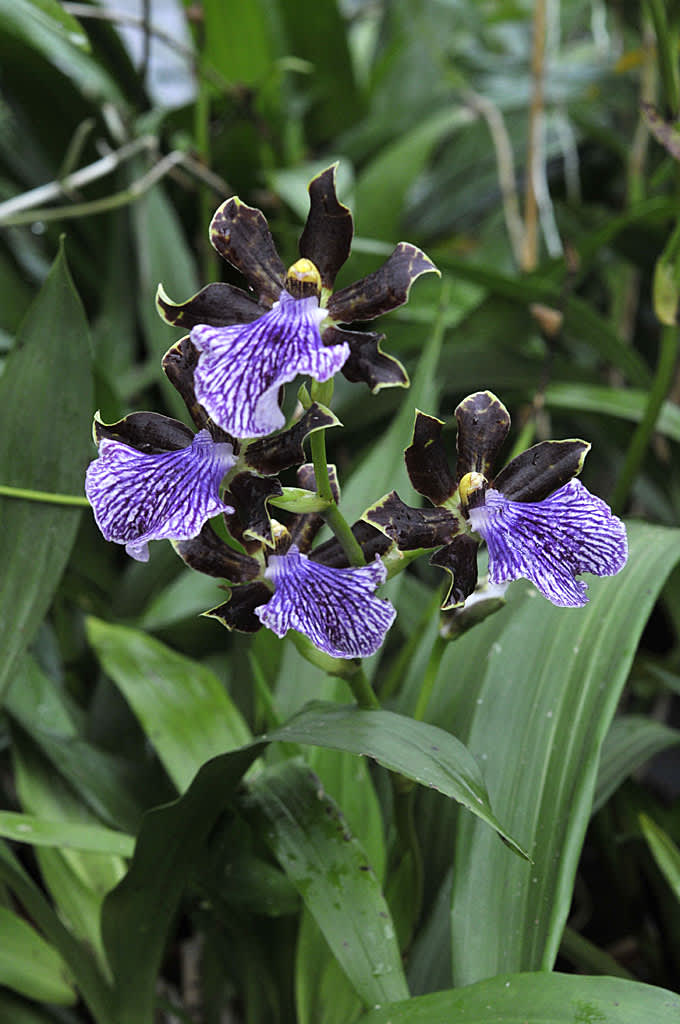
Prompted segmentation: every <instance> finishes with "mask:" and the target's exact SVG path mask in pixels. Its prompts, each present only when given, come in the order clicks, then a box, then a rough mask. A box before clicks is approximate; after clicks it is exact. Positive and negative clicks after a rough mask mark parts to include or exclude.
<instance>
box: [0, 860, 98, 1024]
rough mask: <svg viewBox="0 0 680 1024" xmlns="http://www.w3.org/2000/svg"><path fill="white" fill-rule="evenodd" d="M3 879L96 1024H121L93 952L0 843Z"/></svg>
mask: <svg viewBox="0 0 680 1024" xmlns="http://www.w3.org/2000/svg"><path fill="white" fill-rule="evenodd" d="M0 880H2V881H3V882H4V883H5V884H6V885H7V886H8V887H9V888H10V889H11V890H12V892H13V893H15V895H16V897H17V899H18V900H19V902H20V903H21V905H22V907H23V908H24V910H25V911H26V912H27V914H28V915H29V916H30V918H31V920H32V921H34V922H35V924H36V925H37V927H38V928H40V930H41V931H42V933H43V935H44V936H45V937H46V938H47V940H48V941H49V942H50V943H51V944H52V946H54V948H55V949H57V950H58V952H59V953H60V954H61V956H62V958H63V959H64V962H65V963H66V964H67V966H68V968H69V970H70V971H71V974H72V975H73V978H74V980H75V982H76V985H77V987H78V990H79V992H80V994H81V995H82V996H83V998H84V1000H85V1002H86V1003H87V1005H88V1006H89V1008H90V1009H91V1011H92V1014H93V1016H94V1018H95V1020H96V1021H97V1024H118V1022H117V1020H116V1018H115V1016H114V1015H113V1013H112V1012H111V1009H110V1005H111V1003H110V997H111V993H110V990H109V988H108V985H107V982H106V980H105V979H104V977H103V976H102V975H101V974H100V972H99V970H98V968H97V966H96V963H95V961H94V958H93V956H92V953H91V951H90V949H89V948H88V947H87V946H85V945H83V944H81V943H80V942H78V940H77V939H75V938H74V936H73V935H72V934H71V932H70V931H68V929H67V928H66V927H65V926H64V925H63V924H62V922H61V920H60V919H59V917H58V916H57V914H56V913H55V912H54V910H53V909H52V907H51V906H50V905H49V903H48V902H47V900H46V899H45V896H44V895H43V893H42V891H41V890H40V889H39V888H38V886H37V885H36V884H35V882H34V881H33V879H32V878H31V877H30V876H29V875H28V874H27V873H26V872H25V871H24V869H23V868H22V866H21V864H20V863H19V861H18V860H17V859H16V858H15V857H14V855H13V854H12V853H11V851H10V850H9V849H8V847H7V845H6V844H5V843H4V842H0Z"/></svg>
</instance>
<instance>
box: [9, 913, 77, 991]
mask: <svg viewBox="0 0 680 1024" xmlns="http://www.w3.org/2000/svg"><path fill="white" fill-rule="evenodd" d="M0 934H1V935H2V943H0V985H6V986H7V987H8V988H11V989H14V991H15V992H21V994H22V995H25V996H28V997H29V998H30V999H36V1000H38V1001H40V1002H45V1003H57V1004H58V1005H59V1006H72V1005H73V1004H74V1003H75V1002H76V1001H77V998H78V997H77V995H76V993H75V991H74V989H73V986H72V985H71V984H70V983H69V981H68V972H67V970H66V965H65V964H64V961H63V960H62V959H61V957H60V956H59V954H58V953H57V952H56V950H55V949H54V947H53V946H50V944H49V943H48V942H45V940H44V939H43V938H42V937H41V936H40V935H39V934H38V932H36V931H35V929H34V928H32V927H31V926H30V924H28V922H27V921H25V920H24V919H23V918H21V917H18V916H17V915H16V914H15V913H13V912H12V911H11V910H8V909H7V908H6V907H0Z"/></svg>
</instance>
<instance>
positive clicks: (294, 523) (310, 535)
mask: <svg viewBox="0 0 680 1024" xmlns="http://www.w3.org/2000/svg"><path fill="white" fill-rule="evenodd" d="M327 469H328V477H329V480H330V483H331V494H332V495H333V497H334V498H335V500H336V502H339V501H340V485H339V483H338V475H337V471H336V469H335V466H328V467H327ZM297 483H298V487H304V489H305V490H306V491H312V492H314V491H316V474H315V473H314V466H313V464H312V463H311V462H306V463H305V464H304V465H302V466H300V468H299V469H298V471H297ZM322 526H323V516H321V515H319V513H318V512H306V513H304V514H302V515H295V516H292V517H291V519H290V520H289V521H288V532H289V534H290V539H291V544H297V546H298V548H299V549H300V551H302V553H303V554H307V552H308V551H309V549H310V548H311V546H312V544H313V543H314V538H315V537H316V535H317V534H318V532H319V530H320V529H321V527H322Z"/></svg>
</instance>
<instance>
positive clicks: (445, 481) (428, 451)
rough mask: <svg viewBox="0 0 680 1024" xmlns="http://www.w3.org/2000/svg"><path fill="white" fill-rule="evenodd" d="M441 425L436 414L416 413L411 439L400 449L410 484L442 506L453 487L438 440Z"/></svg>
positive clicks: (444, 449)
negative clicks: (406, 445) (402, 451)
mask: <svg viewBox="0 0 680 1024" xmlns="http://www.w3.org/2000/svg"><path fill="white" fill-rule="evenodd" d="M443 426H444V424H443V422H442V421H441V420H438V419H437V418H436V416H428V415H427V414H426V413H424V412H417V413H416V422H415V426H414V428H413V440H412V441H411V444H410V445H409V447H408V448H407V449H406V451H405V452H404V459H405V460H406V469H407V470H408V475H409V479H410V481H411V483H412V484H413V487H414V488H415V490H416V491H418V494H422V495H423V496H424V497H425V498H427V499H428V501H431V502H432V504H433V505H443V504H444V502H445V501H446V500H447V498H450V497H451V495H453V494H455V491H456V486H457V485H456V480H455V478H454V476H453V473H452V472H451V469H450V468H449V458H448V455H447V452H446V448H445V447H444V444H443V442H442V439H441V433H442V428H443Z"/></svg>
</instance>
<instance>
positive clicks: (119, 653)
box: [88, 618, 251, 792]
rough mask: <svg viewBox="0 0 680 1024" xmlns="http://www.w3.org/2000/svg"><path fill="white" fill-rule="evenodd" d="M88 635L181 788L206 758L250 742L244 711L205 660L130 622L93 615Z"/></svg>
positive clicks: (173, 778)
mask: <svg viewBox="0 0 680 1024" xmlns="http://www.w3.org/2000/svg"><path fill="white" fill-rule="evenodd" d="M88 635H89V638H90V643H91V644H92V646H93V648H94V649H95V651H96V653H97V656H98V657H99V660H100V661H101V663H102V666H103V668H104V669H105V671H106V672H107V673H108V675H110V676H111V678H112V679H113V681H114V682H115V684H116V685H117V686H118V688H119V689H120V691H121V693H122V694H123V696H124V697H125V699H126V700H127V701H128V703H129V704H130V707H131V708H132V710H133V711H134V713H135V714H136V716H137V718H138V719H139V721H140V723H141V725H142V727H143V729H144V731H145V732H146V734H147V736H148V738H149V741H150V742H151V743H152V744H153V745H154V747H155V749H156V751H157V753H158V756H159V757H160V759H161V761H162V762H163V765H164V766H165V769H166V771H167V772H168V774H169V775H170V777H171V779H172V780H173V782H174V783H175V785H176V786H177V788H178V789H179V790H180V792H183V791H184V790H185V789H186V788H187V786H188V785H189V783H190V782H191V780H192V779H193V777H194V776H195V775H196V772H197V771H198V769H199V768H200V766H201V765H202V764H203V763H204V762H205V761H207V760H209V759H210V758H211V757H214V756H215V755H217V754H224V753H225V752H226V751H228V750H233V749H235V748H236V747H240V746H243V745H244V744H246V743H249V742H250V739H251V735H250V730H249V729H248V726H247V725H246V723H245V721H244V719H243V718H242V716H241V714H240V712H239V711H238V709H237V708H236V706H235V704H234V703H233V702H232V700H231V698H230V697H229V695H228V693H227V691H226V690H225V688H224V686H223V685H222V684H221V683H220V681H219V679H218V678H217V676H216V675H215V674H214V673H213V672H211V671H210V669H208V668H206V667H205V666H204V665H201V664H200V663H199V662H197V661H193V660H192V659H190V658H186V657H184V656H183V655H181V654H177V653H176V652H175V651H173V650H171V648H169V647H166V646H165V644H162V643H160V641H158V640H156V639H154V638H153V637H150V636H147V635H146V634H145V633H142V632H141V631H140V630H137V629H131V628H130V627H128V626H117V625H112V624H110V623H107V622H103V621H102V620H100V619H94V618H90V619H88Z"/></svg>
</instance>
